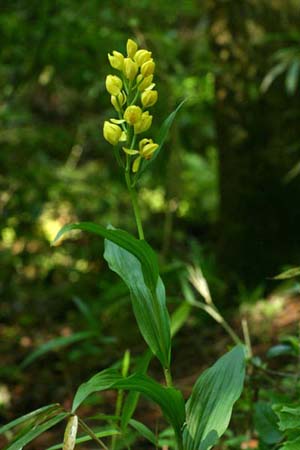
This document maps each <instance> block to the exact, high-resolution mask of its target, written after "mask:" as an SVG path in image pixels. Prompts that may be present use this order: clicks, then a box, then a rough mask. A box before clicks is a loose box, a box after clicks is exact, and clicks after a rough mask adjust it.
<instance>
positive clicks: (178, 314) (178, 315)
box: [121, 302, 191, 430]
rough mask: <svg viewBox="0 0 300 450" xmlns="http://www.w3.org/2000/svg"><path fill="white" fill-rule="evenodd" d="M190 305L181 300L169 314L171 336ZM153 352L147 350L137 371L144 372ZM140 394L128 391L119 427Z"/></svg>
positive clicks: (184, 318) (129, 417) (131, 414)
mask: <svg viewBox="0 0 300 450" xmlns="http://www.w3.org/2000/svg"><path fill="white" fill-rule="evenodd" d="M190 309H191V306H190V305H189V304H188V303H187V302H183V303H182V304H181V305H180V306H179V307H178V308H177V309H175V311H174V312H173V314H172V315H171V336H174V335H175V334H176V333H177V332H178V331H179V330H180V328H181V327H182V326H183V324H184V323H185V322H186V320H187V318H188V315H189V312H190ZM152 356H153V354H152V352H150V350H148V351H147V352H146V353H145V355H144V357H143V358H142V360H141V362H140V364H139V365H138V367H137V372H139V373H146V372H147V370H148V366H149V363H150V361H151V358H152ZM139 396H140V394H139V393H138V392H130V393H129V394H128V396H127V397H126V400H125V402H124V406H123V410H122V418H121V427H122V430H125V429H126V427H127V425H128V423H129V420H130V419H131V417H132V416H133V414H134V411H135V409H136V407H137V404H138V400H139Z"/></svg>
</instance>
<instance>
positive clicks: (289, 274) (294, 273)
mask: <svg viewBox="0 0 300 450" xmlns="http://www.w3.org/2000/svg"><path fill="white" fill-rule="evenodd" d="M299 276H300V267H293V268H292V269H288V270H285V271H284V272H282V273H280V274H279V275H276V277H274V280H287V279H288V278H295V277H299Z"/></svg>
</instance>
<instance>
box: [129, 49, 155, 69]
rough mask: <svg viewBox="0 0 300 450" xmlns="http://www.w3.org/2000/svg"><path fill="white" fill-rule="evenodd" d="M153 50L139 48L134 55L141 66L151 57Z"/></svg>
mask: <svg viewBox="0 0 300 450" xmlns="http://www.w3.org/2000/svg"><path fill="white" fill-rule="evenodd" d="M151 55H152V53H151V52H148V50H138V51H137V52H136V54H135V55H134V58H133V59H134V60H135V61H136V62H137V63H138V65H139V67H141V66H142V65H143V64H144V63H145V62H147V61H149V60H150V59H151Z"/></svg>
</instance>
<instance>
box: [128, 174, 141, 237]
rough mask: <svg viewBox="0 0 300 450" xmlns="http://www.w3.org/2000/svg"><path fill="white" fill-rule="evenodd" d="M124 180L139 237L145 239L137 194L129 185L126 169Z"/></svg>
mask: <svg viewBox="0 0 300 450" xmlns="http://www.w3.org/2000/svg"><path fill="white" fill-rule="evenodd" d="M125 180H126V184H127V188H128V191H129V194H130V198H131V203H132V207H133V211H134V216H135V221H136V226H137V229H138V234H139V239H145V236H144V230H143V225H142V219H141V214H140V209H139V205H138V199H137V195H136V190H135V188H134V187H132V185H131V180H130V174H129V171H128V170H126V171H125Z"/></svg>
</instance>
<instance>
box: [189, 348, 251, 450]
mask: <svg viewBox="0 0 300 450" xmlns="http://www.w3.org/2000/svg"><path fill="white" fill-rule="evenodd" d="M244 378H245V350H244V347H243V346H242V345H237V346H236V347H234V348H233V350H231V351H230V352H228V353H226V354H225V355H224V356H222V357H221V358H220V359H218V361H217V362H216V363H215V364H214V365H213V366H212V367H210V368H209V369H207V370H206V371H205V372H204V373H203V374H202V375H201V376H200V377H199V378H198V380H197V382H196V384H195V386H194V388H193V391H192V394H191V396H190V398H189V400H188V402H187V405H186V427H185V429H184V431H183V448H184V450H208V449H210V448H212V446H213V445H215V444H216V442H217V440H218V439H219V437H220V436H222V434H223V433H224V432H225V430H226V428H227V427H228V425H229V421H230V417H231V412H232V407H233V405H234V403H235V402H236V400H237V399H238V398H239V396H240V395H241V392H242V389H243V383H244Z"/></svg>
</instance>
